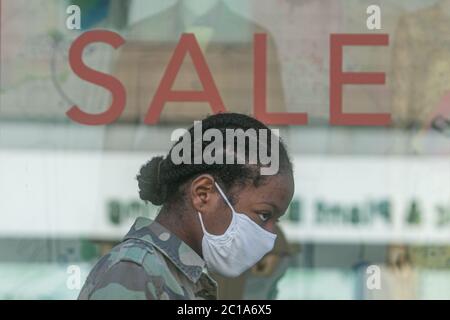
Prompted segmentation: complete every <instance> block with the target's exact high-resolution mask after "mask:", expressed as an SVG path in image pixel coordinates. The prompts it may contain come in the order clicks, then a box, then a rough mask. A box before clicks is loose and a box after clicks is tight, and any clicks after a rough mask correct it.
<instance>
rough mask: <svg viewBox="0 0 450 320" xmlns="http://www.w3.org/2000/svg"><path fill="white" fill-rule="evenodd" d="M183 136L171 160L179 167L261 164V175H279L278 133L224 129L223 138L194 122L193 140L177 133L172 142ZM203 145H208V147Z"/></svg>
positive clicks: (183, 132)
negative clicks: (191, 165)
mask: <svg viewBox="0 0 450 320" xmlns="http://www.w3.org/2000/svg"><path fill="white" fill-rule="evenodd" d="M180 136H181V141H180V142H179V143H177V144H175V145H174V147H173V148H172V150H171V152H170V157H171V160H172V162H173V163H174V164H176V165H179V164H208V165H212V164H250V165H256V164H260V165H261V168H260V173H261V175H275V174H277V173H278V170H279V142H280V141H279V139H280V138H279V130H278V129H272V130H271V129H258V130H256V129H253V128H249V129H247V130H243V129H225V134H224V133H223V132H222V131H220V130H219V129H216V128H210V129H206V130H204V131H203V130H202V122H201V121H194V129H193V136H191V133H190V132H189V131H188V130H186V129H176V130H174V131H173V132H172V135H171V138H170V139H171V141H178V139H179V138H180ZM269 141H270V143H269ZM204 142H207V145H206V146H205V147H203V145H204ZM224 142H225V147H224ZM269 144H270V148H268V145H269ZM247 146H248V148H247ZM269 149H270V150H269ZM246 150H248V151H247V152H246Z"/></svg>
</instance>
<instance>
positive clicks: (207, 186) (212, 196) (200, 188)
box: [190, 174, 217, 213]
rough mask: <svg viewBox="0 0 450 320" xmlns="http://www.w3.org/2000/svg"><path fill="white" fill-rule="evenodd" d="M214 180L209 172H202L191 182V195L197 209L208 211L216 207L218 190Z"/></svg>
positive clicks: (203, 211)
mask: <svg viewBox="0 0 450 320" xmlns="http://www.w3.org/2000/svg"><path fill="white" fill-rule="evenodd" d="M214 182H215V180H214V178H213V176H211V175H209V174H202V175H200V176H198V177H196V178H195V179H194V180H193V181H192V182H191V188H190V197H191V201H192V206H193V207H194V208H195V210H196V211H199V212H201V213H208V212H211V211H212V210H213V209H215V207H216V205H217V204H216V202H217V192H216V189H215V185H214Z"/></svg>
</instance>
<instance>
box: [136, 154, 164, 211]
mask: <svg viewBox="0 0 450 320" xmlns="http://www.w3.org/2000/svg"><path fill="white" fill-rule="evenodd" d="M163 160H164V158H163V157H162V156H158V157H154V158H152V159H151V160H150V161H149V162H147V163H146V164H145V165H143V166H142V167H141V170H139V174H138V175H137V177H136V178H137V180H138V185H139V197H140V198H141V199H142V200H146V201H150V202H151V203H153V204H154V205H157V206H159V205H161V204H163V203H164V202H165V201H166V199H167V185H166V184H165V183H164V182H162V181H161V176H162V173H161V171H162V162H163Z"/></svg>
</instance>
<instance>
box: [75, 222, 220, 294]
mask: <svg viewBox="0 0 450 320" xmlns="http://www.w3.org/2000/svg"><path fill="white" fill-rule="evenodd" d="M216 298H217V284H216V282H215V281H214V280H213V279H212V278H211V277H210V276H209V275H208V273H207V271H206V267H205V262H204V260H203V259H202V258H201V257H200V256H199V255H198V254H197V253H196V252H194V250H192V249H191V248H190V247H189V246H188V245H187V244H186V243H184V242H183V241H181V240H180V239H179V238H178V237H176V236H175V235H174V234H172V233H171V232H170V231H169V230H167V229H166V228H164V227H163V226H162V225H160V224H159V223H157V222H156V221H153V220H150V219H147V218H143V217H139V218H137V219H136V222H135V223H134V224H133V226H132V227H131V229H130V231H129V232H128V234H127V235H126V236H125V238H124V239H123V241H122V242H121V243H119V244H118V245H117V246H115V247H114V248H113V249H112V250H111V251H110V252H109V253H108V254H106V255H105V256H103V257H102V258H101V259H100V260H99V261H98V262H97V264H96V265H95V266H94V268H93V269H92V270H91V272H90V274H89V276H88V277H87V279H86V282H85V284H84V286H83V288H82V289H81V292H80V294H79V296H78V299H80V300H86V299H90V300H96V299H133V300H136V299H147V300H167V299H189V300H190V299H216Z"/></svg>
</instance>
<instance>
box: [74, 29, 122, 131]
mask: <svg viewBox="0 0 450 320" xmlns="http://www.w3.org/2000/svg"><path fill="white" fill-rule="evenodd" d="M94 42H103V43H107V44H109V45H111V46H112V47H113V48H115V49H117V48H118V47H120V46H121V45H122V44H123V43H124V42H125V40H124V39H123V38H122V37H121V36H120V35H119V34H118V33H115V32H112V31H107V30H93V31H87V32H85V33H83V34H82V35H81V36H79V37H78V38H77V39H76V40H75V41H74V42H73V43H72V46H71V47H70V50H69V63H70V67H71V68H72V70H73V72H75V74H77V75H78V76H79V77H80V78H81V79H83V80H86V81H88V82H90V83H93V84H96V85H98V86H100V87H103V88H105V89H107V90H109V91H111V94H112V96H113V98H112V103H111V106H110V107H109V108H108V110H106V111H104V112H102V113H99V114H89V113H86V112H84V111H82V110H81V109H80V108H79V107H78V106H76V105H75V106H72V107H71V108H70V109H69V111H67V112H66V114H67V116H68V117H69V118H70V119H72V120H73V121H76V122H78V123H81V124H86V125H101V124H108V123H111V122H113V121H114V120H116V119H117V118H118V117H119V116H120V115H121V113H122V111H123V109H124V108H125V101H126V92H125V88H124V86H123V85H122V83H121V82H120V81H119V80H117V79H116V78H115V77H113V76H111V75H108V74H105V73H102V72H99V71H96V70H93V69H91V68H89V67H87V66H86V65H85V64H84V62H83V58H82V56H83V50H84V48H85V47H86V46H87V45H89V44H91V43H94Z"/></svg>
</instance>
